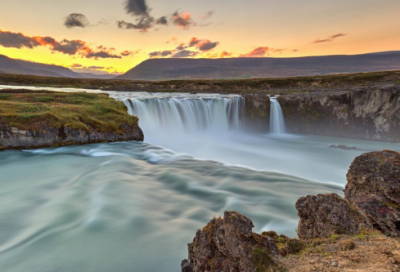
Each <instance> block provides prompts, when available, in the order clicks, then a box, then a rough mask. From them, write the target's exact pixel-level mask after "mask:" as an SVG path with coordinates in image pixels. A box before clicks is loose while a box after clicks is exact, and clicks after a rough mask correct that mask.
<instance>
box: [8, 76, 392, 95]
mask: <svg viewBox="0 0 400 272" xmlns="http://www.w3.org/2000/svg"><path fill="white" fill-rule="evenodd" d="M387 81H391V82H395V83H400V71H384V72H372V73H357V74H341V75H327V76H308V77H288V78H265V79H234V80H233V79H226V80H171V81H151V82H149V81H131V80H117V79H76V78H56V77H40V76H29V75H10V74H0V84H11V85H29V86H52V87H74V88H99V89H100V88H103V89H108V90H112V89H115V90H125V91H135V90H138V88H137V86H138V84H139V85H145V86H153V88H152V89H151V91H152V92H157V91H160V92H162V91H168V92H171V91H172V92H173V91H178V92H182V90H179V89H180V88H183V89H185V88H186V87H187V86H188V85H197V86H204V85H208V86H214V87H219V88H222V89H223V90H221V92H225V93H226V92H230V93H238V92H242V93H243V92H246V90H248V92H254V91H260V92H261V91H265V90H266V89H292V88H295V89H298V88H307V87H310V86H314V85H315V84H317V86H318V87H326V88H334V87H345V86H354V85H359V86H362V85H367V84H371V83H382V82H387ZM171 85H174V86H175V88H174V90H171V88H170V86H171Z"/></svg>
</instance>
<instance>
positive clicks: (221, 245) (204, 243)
mask: <svg viewBox="0 0 400 272" xmlns="http://www.w3.org/2000/svg"><path fill="white" fill-rule="evenodd" d="M253 227H254V225H253V222H252V221H251V220H250V219H249V218H247V217H246V216H244V215H242V214H240V213H238V212H235V211H227V212H225V213H224V218H214V219H212V220H211V221H210V222H209V223H208V224H207V225H206V226H205V227H204V228H203V229H202V230H198V231H197V233H196V236H195V238H194V240H193V242H192V243H190V244H188V250H189V257H188V259H187V260H183V261H182V271H183V272H192V271H193V272H203V271H209V272H213V271H219V272H241V271H246V272H256V271H279V270H278V265H277V262H276V260H275V258H276V255H277V254H278V248H277V246H276V243H275V241H274V240H273V239H272V238H271V237H268V236H263V235H260V234H257V233H254V232H252V228H253ZM267 269H269V270H267Z"/></svg>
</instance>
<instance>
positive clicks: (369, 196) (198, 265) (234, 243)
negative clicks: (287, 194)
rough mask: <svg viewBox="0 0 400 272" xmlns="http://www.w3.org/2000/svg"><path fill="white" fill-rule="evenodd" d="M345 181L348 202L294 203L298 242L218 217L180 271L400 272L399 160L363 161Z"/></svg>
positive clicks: (242, 220) (321, 198)
mask: <svg viewBox="0 0 400 272" xmlns="http://www.w3.org/2000/svg"><path fill="white" fill-rule="evenodd" d="M347 179H348V184H347V185H346V188H345V190H344V193H345V198H344V199H343V198H342V197H340V196H338V195H336V194H326V195H317V196H306V197H302V198H300V199H299V200H298V201H297V203H296V209H297V210H298V215H299V217H300V221H299V225H298V236H299V238H300V240H297V239H290V238H288V237H286V236H284V235H280V236H278V235H277V234H276V233H275V232H274V231H268V232H263V233H262V235H260V234H256V233H253V232H252V231H251V229H252V227H253V223H252V221H251V220H250V219H249V218H247V217H245V216H243V215H241V214H239V213H237V212H234V211H230V212H225V214H224V218H214V219H213V220H211V221H210V223H208V224H207V225H206V226H205V227H204V228H203V229H202V230H198V231H197V233H196V237H195V238H194V240H193V242H192V243H190V244H189V245H188V249H189V257H188V259H187V260H184V261H182V271H183V272H192V271H193V272H200V271H209V272H217V271H220V272H239V271H246V272H247V271H249V272H252V271H254V272H259V271H400V241H399V240H398V239H397V237H399V235H400V199H399V195H400V153H397V152H393V151H388V150H385V151H382V152H371V153H366V154H363V155H361V156H359V157H357V158H356V159H355V160H354V161H353V163H352V164H351V167H350V169H349V171H348V174H347ZM389 237H396V238H389ZM356 248H357V250H356ZM353 250H354V252H353V253H347V252H349V251H353ZM299 253H301V256H302V257H301V258H299V255H296V254H299ZM382 255H383V256H382ZM282 257H285V258H282ZM361 259H362V260H363V261H361Z"/></svg>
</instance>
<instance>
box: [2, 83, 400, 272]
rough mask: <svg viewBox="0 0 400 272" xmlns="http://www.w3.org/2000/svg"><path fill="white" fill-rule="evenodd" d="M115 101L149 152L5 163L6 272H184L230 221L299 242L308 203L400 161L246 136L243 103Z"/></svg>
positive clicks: (127, 145) (311, 140)
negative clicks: (226, 217)
mask: <svg viewBox="0 0 400 272" xmlns="http://www.w3.org/2000/svg"><path fill="white" fill-rule="evenodd" d="M0 88H1V87H0ZM19 88H20V87H19ZM64 91H74V90H73V89H69V90H64ZM110 93H111V95H112V97H114V98H116V99H119V100H122V101H124V103H125V104H127V106H129V111H130V112H136V113H137V114H138V115H139V117H140V125H141V127H142V128H143V130H144V134H145V141H144V143H140V142H124V143H113V144H95V145H86V146H72V147H62V148H52V149H38V150H31V151H22V152H17V151H6V152H0V271H2V272H3V271H12V272H14V271H16V272H25V271H38V272H42V271H49V272H50V271H51V272H53V271H54V272H56V271H57V272H59V271H60V272H64V271H65V272H70V271H89V272H91V271H93V272H94V271H96V272H109V271H135V272H136V271H137V272H142V271H144V272H147V271H148V272H161V271H162V272H164V271H167V272H176V271H180V261H181V260H182V259H184V258H186V256H187V243H188V242H190V241H192V239H193V237H194V235H195V232H196V230H197V229H199V228H202V227H203V226H204V225H205V224H206V223H207V222H208V221H209V220H210V219H211V218H212V217H213V216H219V215H222V214H223V212H224V211H225V210H237V211H239V212H241V213H243V214H245V215H247V216H249V217H250V218H251V219H252V220H253V222H254V224H255V231H258V232H261V231H264V230H275V231H277V232H278V233H284V234H286V235H289V236H295V235H296V233H295V228H296V227H297V222H298V217H297V212H296V210H295V207H294V204H295V202H296V200H297V199H298V198H299V197H301V196H304V195H308V194H318V193H327V192H336V193H338V194H342V192H341V190H342V189H343V187H344V184H345V183H346V180H345V174H346V171H347V169H348V166H349V165H350V163H351V161H352V160H353V159H354V157H356V156H357V155H359V154H361V153H363V152H366V151H368V150H380V149H384V148H385V149H393V150H399V149H400V146H399V145H397V144H387V143H378V142H365V141H356V140H348V139H338V138H327V137H317V136H302V135H288V134H283V135H276V134H274V135H250V134H246V133H244V132H243V131H241V115H240V112H241V111H242V107H243V103H241V102H242V101H241V98H239V97H237V96H219V95H190V94H173V95H171V94H157V95H156V94H147V93H121V92H110ZM128 99H129V100H128ZM157 100H158V101H157ZM129 101H130V102H129ZM132 105H133V106H132ZM135 105H136V106H135ZM139 106H140V107H139ZM174 109H176V111H174ZM192 110H193V111H195V114H193V115H188V114H186V111H192ZM144 114H147V116H146V115H144ZM215 115H218V116H215ZM156 116H158V117H159V119H156ZM146 118H147V119H146ZM152 120H153V121H152ZM165 122H166V123H167V124H168V126H165V125H164V124H165ZM197 122H199V124H201V125H199V126H195V125H194V123H195V124H196V123H197ZM179 126H181V127H180V128H179ZM178 128H179V129H178ZM331 144H335V145H337V144H346V145H349V146H356V147H358V148H360V150H341V149H333V148H330V147H329V145H331Z"/></svg>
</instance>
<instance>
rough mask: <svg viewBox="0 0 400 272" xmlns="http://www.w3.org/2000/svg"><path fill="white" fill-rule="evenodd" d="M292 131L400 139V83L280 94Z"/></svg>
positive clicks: (372, 138)
mask: <svg viewBox="0 0 400 272" xmlns="http://www.w3.org/2000/svg"><path fill="white" fill-rule="evenodd" d="M278 101H279V103H280V104H281V107H282V110H283V114H284V117H285V123H286V130H287V131H288V132H289V133H299V134H313V135H323V136H332V137H343V138H354V139H363V140H377V141H390V142H399V141H400V85H387V86H379V87H368V88H367V87H366V88H359V89H355V90H350V91H339V92H334V93H331V92H329V91H325V92H313V93H298V94H293V95H282V96H279V97H278Z"/></svg>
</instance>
